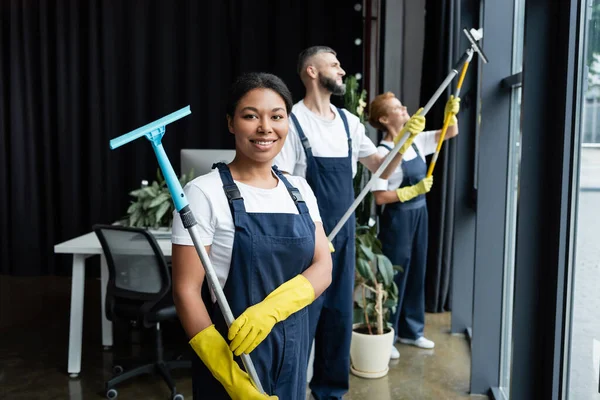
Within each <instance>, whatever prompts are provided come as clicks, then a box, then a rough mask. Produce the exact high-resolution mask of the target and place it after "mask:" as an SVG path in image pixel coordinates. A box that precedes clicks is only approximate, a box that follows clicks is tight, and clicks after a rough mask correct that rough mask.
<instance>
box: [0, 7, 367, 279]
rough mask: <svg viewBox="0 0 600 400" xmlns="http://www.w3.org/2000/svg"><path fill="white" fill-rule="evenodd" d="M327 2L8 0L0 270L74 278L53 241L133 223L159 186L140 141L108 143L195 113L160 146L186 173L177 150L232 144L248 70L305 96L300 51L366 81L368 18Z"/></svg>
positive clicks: (2, 73)
mask: <svg viewBox="0 0 600 400" xmlns="http://www.w3.org/2000/svg"><path fill="white" fill-rule="evenodd" d="M354 4H355V2H349V1H343V0H339V1H326V2H323V1H321V0H272V1H266V0H262V1H259V0H248V1H241V0H240V1H233V0H229V1H206V2H204V1H197V0H181V1H158V0H157V1H133V0H130V1H122V0H118V1H117V0H114V1H112V0H88V1H80V0H62V1H59V2H56V1H49V0H47V1H43V0H40V1H28V0H4V1H2V2H1V4H0V47H1V49H2V50H1V51H2V57H1V60H0V188H1V190H0V274H11V275H44V274H68V273H69V272H70V261H71V259H70V257H67V256H56V255H54V254H53V246H54V244H56V243H59V242H62V241H64V240H67V239H70V238H73V237H75V236H78V235H81V234H83V233H85V232H89V231H90V229H91V226H92V225H93V224H94V223H110V222H112V221H115V220H117V219H118V218H120V217H122V216H123V215H124V214H125V211H126V209H127V206H128V204H129V197H128V195H127V193H128V192H129V191H130V190H132V189H134V188H136V187H138V186H139V184H140V181H141V180H142V179H148V180H152V179H154V177H155V175H156V169H157V162H156V159H155V157H154V154H153V152H152V148H151V146H150V145H149V144H148V143H147V142H146V140H145V139H141V140H138V141H137V142H134V143H130V144H129V145H127V146H124V147H122V148H119V149H117V150H115V151H111V150H109V147H108V142H109V140H110V139H111V138H114V137H116V136H119V135H122V134H124V133H126V132H129V131H130V130H133V129H135V128H137V127H139V126H141V125H144V124H146V123H148V122H151V121H153V120H155V119H158V118H160V117H162V116H164V115H166V114H168V113H171V112H173V111H175V110H178V109H179V108H181V107H184V106H186V105H188V104H189V105H190V106H191V110H192V114H191V115H190V116H188V117H186V118H184V119H182V120H179V121H177V122H176V123H174V124H171V125H169V126H168V127H167V134H166V136H165V137H164V140H163V143H164V147H165V150H166V152H167V154H168V155H169V157H170V160H171V162H172V164H173V166H174V168H175V171H176V172H180V171H179V150H180V149H182V148H232V147H233V139H232V136H231V135H230V134H229V133H228V132H227V130H226V125H225V116H224V107H225V98H226V92H227V89H228V87H229V85H230V83H231V81H232V79H233V78H234V77H235V76H237V75H238V74H239V73H241V72H245V71H266V72H272V73H275V74H277V75H279V76H280V77H282V78H283V79H284V80H285V81H286V82H287V83H288V85H289V86H290V89H291V90H292V93H293V95H294V99H295V101H297V100H299V99H301V98H302V97H303V95H304V90H303V87H302V85H301V82H300V80H299V79H298V77H297V76H296V72H295V70H296V59H297V55H298V53H299V52H300V51H301V50H302V49H303V48H305V47H307V46H310V45H315V44H325V45H329V46H331V47H333V48H334V49H335V50H336V51H337V52H338V57H339V59H340V60H341V62H342V66H343V67H344V68H345V70H346V72H347V73H357V72H362V47H361V46H357V45H355V44H354V39H355V38H362V32H363V28H362V24H363V20H362V14H361V12H360V11H356V10H355V9H354Z"/></svg>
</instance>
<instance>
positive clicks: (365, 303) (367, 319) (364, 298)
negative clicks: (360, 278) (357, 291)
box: [362, 283, 373, 335]
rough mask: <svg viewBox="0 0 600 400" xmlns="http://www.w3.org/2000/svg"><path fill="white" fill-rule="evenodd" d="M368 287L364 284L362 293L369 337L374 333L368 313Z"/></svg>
mask: <svg viewBox="0 0 600 400" xmlns="http://www.w3.org/2000/svg"><path fill="white" fill-rule="evenodd" d="M366 287H367V286H366V285H365V284H364V283H363V285H362V291H363V310H364V312H365V323H366V324H367V329H368V330H369V335H372V334H373V332H372V331H371V324H369V314H368V313H367V297H366V296H365V295H366V293H365V289H366Z"/></svg>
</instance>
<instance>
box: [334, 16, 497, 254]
mask: <svg viewBox="0 0 600 400" xmlns="http://www.w3.org/2000/svg"><path fill="white" fill-rule="evenodd" d="M463 32H464V34H465V35H466V36H467V39H468V40H469V42H470V46H469V48H468V49H467V50H465V52H464V54H463V55H462V57H461V58H460V59H459V60H458V62H457V63H456V65H455V66H454V68H452V70H451V71H450V73H449V74H448V75H447V76H446V78H445V79H444V81H443V82H442V84H441V85H440V86H439V87H438V89H437V90H436V91H435V93H434V94H433V96H431V99H429V101H428V102H427V104H425V107H423V108H422V109H420V110H419V111H420V112H419V111H417V113H418V114H419V115H423V116H425V115H426V114H427V113H428V112H429V110H430V109H431V107H432V106H433V104H434V103H435V102H436V101H437V99H438V98H439V97H440V96H441V95H442V92H443V91H444V90H446V88H447V87H448V85H450V82H452V79H454V77H455V76H456V75H458V68H459V67H460V66H461V65H464V64H465V63H466V64H467V65H468V63H469V61H470V60H471V57H472V56H473V52H477V53H478V54H479V56H480V57H481V59H482V60H483V62H484V63H487V61H488V60H487V57H486V56H485V55H484V54H483V51H482V50H481V48H480V47H479V45H478V44H477V42H478V41H479V40H481V38H482V37H483V29H482V28H480V29H471V31H470V32H468V31H467V30H466V29H463ZM463 71H466V68H465V67H464V66H463ZM463 76H464V75H463ZM409 134H410V133H407V132H406V128H402V130H401V131H400V135H401V136H402V135H404V136H402V138H401V139H400V140H399V141H398V143H397V144H396V146H395V147H394V148H393V150H392V151H390V152H389V153H388V155H387V156H386V157H385V159H384V161H383V163H382V164H381V166H380V167H379V168H377V171H375V172H374V173H373V175H372V176H371V179H370V180H369V182H367V184H366V185H365V187H364V188H363V189H362V191H361V192H360V193H359V194H358V196H357V197H356V199H355V200H354V202H353V203H352V204H351V205H350V207H349V208H348V210H347V211H346V213H345V214H344V215H343V216H342V218H341V219H340V220H339V222H338V223H337V225H336V226H335V227H334V228H333V230H332V231H331V232H330V233H329V236H328V237H327V239H329V243H330V248H331V249H333V245H331V243H332V242H333V239H334V238H335V236H336V235H337V234H338V233H339V232H340V230H341V229H342V227H343V226H344V224H345V223H346V221H347V220H348V218H350V216H351V215H352V213H353V212H354V210H356V207H358V205H359V204H360V203H361V202H362V201H363V199H364V197H365V196H366V195H367V193H368V192H369V190H370V189H371V186H373V184H374V183H375V180H376V179H377V178H379V177H380V176H381V174H382V173H383V171H384V170H385V169H386V168H387V166H388V165H389V164H390V163H391V162H392V159H393V158H394V156H395V155H396V154H397V153H398V151H400V148H401V147H402V145H403V144H404V142H406V139H408V136H409Z"/></svg>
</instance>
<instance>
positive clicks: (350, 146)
mask: <svg viewBox="0 0 600 400" xmlns="http://www.w3.org/2000/svg"><path fill="white" fill-rule="evenodd" d="M336 108H337V111H338V114H340V117H341V118H342V122H343V123H344V129H346V137H347V138H348V157H352V139H351V138H350V125H348V117H346V114H345V113H344V110H342V109H341V108H339V107H336Z"/></svg>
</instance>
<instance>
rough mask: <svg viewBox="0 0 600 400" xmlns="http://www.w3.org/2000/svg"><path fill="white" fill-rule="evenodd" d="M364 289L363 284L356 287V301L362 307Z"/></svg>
mask: <svg viewBox="0 0 600 400" xmlns="http://www.w3.org/2000/svg"><path fill="white" fill-rule="evenodd" d="M364 300H365V299H364V298H363V289H362V286H357V287H356V288H355V289H354V302H355V303H356V305H357V306H358V307H360V308H363V307H364Z"/></svg>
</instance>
